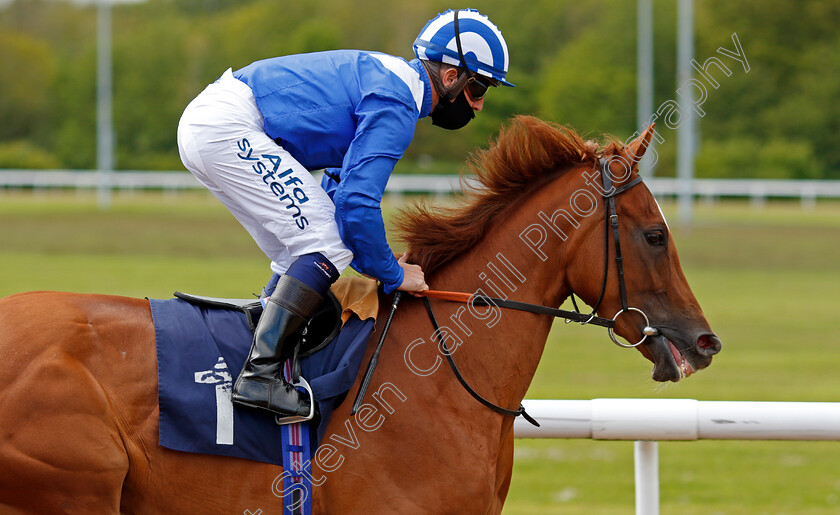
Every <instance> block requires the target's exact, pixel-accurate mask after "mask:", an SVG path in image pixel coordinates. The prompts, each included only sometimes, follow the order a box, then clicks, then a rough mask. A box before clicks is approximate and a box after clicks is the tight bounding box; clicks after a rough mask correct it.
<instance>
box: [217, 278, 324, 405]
mask: <svg viewBox="0 0 840 515" xmlns="http://www.w3.org/2000/svg"><path fill="white" fill-rule="evenodd" d="M321 301H322V297H321V296H320V295H319V294H318V292H316V291H315V290H313V289H312V288H310V287H308V286H306V285H305V284H303V283H302V282H300V281H298V280H297V279H295V278H293V277H290V276H288V275H284V276H282V277H280V280H279V281H278V282H277V287H276V288H275V290H274V293H272V294H271V296H270V297H269V298H268V302H266V305H265V309H264V310H263V313H262V316H260V321H259V323H258V324H257V328H256V330H255V331H254V342H253V343H252V344H251V353H250V354H249V355H248V360H247V361H246V362H245V366H244V367H243V368H242V372H241V373H240V374H239V377H238V378H237V379H236V382H235V383H234V385H233V402H235V403H237V404H241V405H243V406H249V407H252V408H260V409H264V410H268V411H272V412H274V413H276V414H277V415H279V416H281V417H295V416H299V417H306V416H308V415H310V412H311V410H312V408H313V407H312V405H311V401H310V398H309V395H308V394H307V393H303V392H300V391H298V390H297V389H296V388H295V387H294V386H292V385H291V384H290V383H289V382H287V381H286V380H285V379H284V377H283V361H284V360H285V358H286V357H288V356H291V354H292V351H291V349H285V352H284V348H283V347H284V345H286V339H287V338H288V337H289V335H291V334H292V333H294V332H295V331H296V330H297V329H298V328H300V326H301V325H303V324H304V323H306V322H307V321H308V320H309V318H310V317H311V316H312V315H313V314H314V313H315V310H316V309H317V308H318V306H320V304H321ZM289 344H293V342H289Z"/></svg>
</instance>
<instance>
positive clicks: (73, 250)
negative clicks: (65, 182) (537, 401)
mask: <svg viewBox="0 0 840 515" xmlns="http://www.w3.org/2000/svg"><path fill="white" fill-rule="evenodd" d="M392 208H393V206H389V207H388V209H386V212H388V213H392V212H393V209H392ZM663 208H664V209H665V212H666V214H667V215H668V217H669V219H674V218H675V217H674V215H673V213H674V211H675V210H674V206H673V205H672V204H670V203H663ZM672 231H673V232H674V238H675V241H676V243H677V246H678V248H679V251H680V257H681V260H682V263H683V268H684V271H685V273H686V276H687V277H688V279H689V282H690V283H691V285H692V288H693V290H694V293H695V295H696V296H697V298H698V300H699V301H700V304H701V306H702V307H703V309H704V311H705V313H706V315H707V318H708V319H709V321H710V323H711V325H712V328H713V329H714V330H715V331H716V332H717V333H718V334H719V335H720V336H721V338H722V340H723V343H724V350H723V352H722V353H721V354H720V355H719V356H718V357H716V358H715V361H714V363H713V364H712V366H711V367H710V368H709V369H707V370H704V371H702V372H700V373H698V374H696V375H694V376H692V377H691V378H689V379H688V380H686V381H683V382H681V383H679V384H676V385H674V384H668V385H660V384H657V383H654V382H653V381H652V380H650V379H649V376H650V370H651V365H650V364H649V363H648V362H647V361H646V360H644V359H643V358H642V357H641V356H640V355H639V354H638V352H636V351H634V350H625V349H619V348H618V347H616V346H614V345H612V344H611V343H610V342H609V340H608V339H607V338H606V335H605V334H604V332H603V331H602V330H600V329H597V328H592V327H580V326H577V325H574V324H570V325H565V324H563V323H562V322H557V323H555V326H554V330H553V331H552V334H551V337H550V340H549V342H548V344H547V345H546V350H545V354H544V357H543V360H542V362H541V364H540V367H539V369H538V371H537V375H536V377H535V379H534V382H533V384H532V386H531V389H530V391H529V393H528V397H529V398H566V399H590V398H596V397H648V398H695V399H701V400H773V401H840V374H837V372H836V369H837V368H838V364H840V363H839V362H840V360H838V349H837V346H838V344H840V338H838V336H837V331H838V328H837V327H836V326H837V322H838V320H840V300H838V292H840V266H838V263H837V261H838V257H840V204H837V203H828V202H820V203H818V204H817V206H816V208H815V209H811V210H807V209H802V208H801V207H800V205H799V204H798V203H796V202H769V203H767V204H766V205H765V206H764V207H762V208H758V209H757V208H754V207H752V206H751V205H750V204H749V203H747V202H720V203H717V204H714V205H710V204H706V203H702V202H701V203H699V204H697V206H696V211H695V224H694V225H693V226H692V227H691V228H690V229H688V228H684V227H680V226H679V225H678V224H677V223H676V222H675V221H674V220H672ZM0 241H1V242H2V244H0V295H6V294H11V293H14V292H19V291H26V290H34V289H55V290H67V291H78V292H99V293H113V294H120V295H129V296H138V297H142V296H148V297H168V296H169V295H170V294H171V292H172V291H173V290H175V289H181V290H187V291H193V292H199V293H207V294H210V295H217V296H249V295H250V294H251V293H253V292H254V291H256V290H257V289H259V287H260V285H261V284H262V283H263V281H264V280H265V279H266V276H267V273H268V270H267V263H266V260H265V258H264V257H263V256H262V255H261V253H260V251H259V249H257V247H256V245H255V244H254V243H253V242H252V241H251V240H250V238H249V237H248V235H247V234H246V233H245V231H244V230H243V229H242V228H241V227H240V226H239V225H238V224H237V222H236V221H235V220H234V219H233V218H232V217H231V216H230V215H229V214H228V213H227V212H226V211H225V210H224V209H223V208H221V207H220V205H219V204H218V202H217V201H215V200H214V199H213V198H212V197H210V196H209V195H206V194H203V193H202V194H194V193H190V194H185V193H180V194H177V195H171V194H170V195H162V194H136V195H117V196H116V197H115V198H114V204H113V207H112V208H111V209H110V210H109V211H107V212H101V211H99V210H98V209H97V208H96V200H95V197H94V196H92V195H88V194H82V195H76V194H73V193H69V194H68V193H61V194H54V193H46V192H41V193H37V194H33V193H31V192H28V193H3V192H0ZM659 449H660V484H661V503H662V513H663V514H671V513H679V514H732V515H736V514H737V515H740V514H755V515H757V514H830V513H831V514H833V513H840V466H838V465H837V462H838V461H839V460H840V443H837V442H823V443H814V442H759V441H750V442H734V441H701V442H661V443H660V444H659ZM633 512H634V491H633V444H632V443H631V442H599V441H588V440H550V441H539V440H517V443H516V463H515V466H514V479H513V483H512V486H511V492H510V495H509V499H508V503H507V505H506V508H505V513H506V514H625V513H626V514H629V513H633Z"/></svg>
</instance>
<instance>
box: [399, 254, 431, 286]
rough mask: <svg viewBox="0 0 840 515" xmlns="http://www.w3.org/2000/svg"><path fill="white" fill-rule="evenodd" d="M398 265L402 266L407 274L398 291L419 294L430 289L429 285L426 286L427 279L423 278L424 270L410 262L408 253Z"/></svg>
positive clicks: (400, 259) (401, 258) (401, 257)
mask: <svg viewBox="0 0 840 515" xmlns="http://www.w3.org/2000/svg"><path fill="white" fill-rule="evenodd" d="M397 263H399V264H400V266H401V267H402V269H403V272H404V273H405V277H404V278H403V282H402V284H401V285H400V287H399V288H397V289H398V290H402V291H408V292H417V291H424V290H428V289H429V285H428V284H426V279H425V277H424V276H423V269H422V268H420V266H418V265H414V264H411V263H409V262H408V252H406V253H405V254H403V255H402V256H400V258H399V259H398V260H397Z"/></svg>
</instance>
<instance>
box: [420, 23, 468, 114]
mask: <svg viewBox="0 0 840 515" xmlns="http://www.w3.org/2000/svg"><path fill="white" fill-rule="evenodd" d="M454 16H455V45H456V46H457V47H458V60H460V61H461V69H463V73H459V74H458V80H457V81H456V82H455V84H453V85H452V87H451V88H447V87H446V86H444V85H443V80H441V78H440V67H435V69H434V70H430V69H429V66H428V64H427V63H428V61H422V62H423V65H424V66H425V68H426V72H427V73H428V74H429V77H430V78H431V79H432V84H434V86H435V89H436V90H437V92H438V95H439V96H440V97H441V99H443V100H446V101H447V102H452V101H453V100H455V98H456V97H457V96H458V95H460V94H461V92H462V91H464V88H466V87H467V82H468V81H469V80H470V78H471V77H472V75H473V74H472V73H470V69H469V68H468V67H467V61H466V59H464V51H463V49H462V47H461V30H460V27H459V25H458V10H456V11H455V13H454Z"/></svg>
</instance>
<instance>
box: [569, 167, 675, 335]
mask: <svg viewBox="0 0 840 515" xmlns="http://www.w3.org/2000/svg"><path fill="white" fill-rule="evenodd" d="M598 163H599V165H600V168H601V181H602V182H603V184H604V191H603V193H601V196H602V197H603V198H604V199H605V200H606V210H607V212H606V216H605V217H604V275H603V277H604V278H603V281H602V282H601V293H600V294H599V295H598V300H597V301H596V302H595V306H593V307H592V313H591V314H590V317H592V318H594V317H595V312H596V311H598V308H599V307H600V306H601V302H602V301H603V300H604V294H605V293H606V291H607V278H608V276H609V265H610V259H609V257H610V227H612V234H613V242H614V243H615V265H616V269H617V270H618V293H619V297H620V298H621V309H620V310H619V311H618V312H617V313H616V314H615V315H614V316H613V317H612V324H611V325H609V326H607V334H608V335H609V337H610V339H611V340H612V341H613V343H615V344H616V345H618V346H619V347H625V348H633V347H638V346H639V345H641V344H642V343H643V342H644V341H645V340H646V339H647V337H648V336H656V335H657V334H659V330H658V329H656V328H654V327H651V326H650V320H648V317H647V315H646V314H645V312H644V311H642V310H641V309H639V308H634V307H630V305H629V304H628V302H627V287H626V286H625V284H624V258H623V257H622V255H621V235H620V233H619V228H618V213H617V212H616V207H615V198H616V197H617V196H618V195H620V194H622V193H624V192H625V191H627V190H629V189H630V188H632V187H633V186H635V185H637V184H639V183H640V182H642V176H641V175H640V176H638V177H636V178H635V179H633V180H632V181H630V182H628V183H626V184H623V185H621V186H619V187H618V188H616V187H614V186H613V183H612V173H611V172H610V164H609V161H607V160H606V159H604V158H603V157H601V158H599V160H598ZM571 297H572V305H574V307H575V311H576V312H580V310H579V309H578V307H577V302H576V301H575V295H574V293H572V295H571ZM629 311H635V312H636V313H639V314H640V315H641V316H642V317H643V318H644V319H645V327H644V329H642V339H641V340H639V341H637V342H636V343H630V344H627V343H621V342H620V341H618V339H617V338H616V337H615V332H614V329H615V322H616V320H618V317H619V316H620V315H621V314H622V313H627V312H629ZM567 322H568V320H567ZM585 323H588V322H584V324H585Z"/></svg>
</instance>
